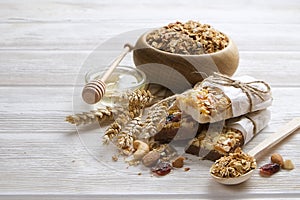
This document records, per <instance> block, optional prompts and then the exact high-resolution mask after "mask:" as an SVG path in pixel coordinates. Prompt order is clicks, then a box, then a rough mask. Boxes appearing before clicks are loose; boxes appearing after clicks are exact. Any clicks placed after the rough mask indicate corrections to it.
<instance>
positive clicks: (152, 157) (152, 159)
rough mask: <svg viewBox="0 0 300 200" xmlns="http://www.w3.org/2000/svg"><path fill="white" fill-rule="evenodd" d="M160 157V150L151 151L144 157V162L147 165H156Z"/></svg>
mask: <svg viewBox="0 0 300 200" xmlns="http://www.w3.org/2000/svg"><path fill="white" fill-rule="evenodd" d="M159 158H160V153H159V152H158V151H150V152H149V153H147V154H146V155H145V156H144V157H143V158H142V163H143V164H144V165H145V166H146V167H152V166H154V165H155V164H156V163H157V161H158V160H159Z"/></svg>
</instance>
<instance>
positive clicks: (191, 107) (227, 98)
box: [177, 73, 272, 123]
mask: <svg viewBox="0 0 300 200" xmlns="http://www.w3.org/2000/svg"><path fill="white" fill-rule="evenodd" d="M177 103H178V106H179V108H180V110H182V111H184V112H185V113H187V114H188V115H191V116H192V117H193V118H194V119H195V120H196V121H198V122H199V123H214V122H217V121H221V120H226V119H229V118H233V117H238V116H241V115H244V114H246V113H249V112H254V111H257V110H262V109H265V108H267V107H269V106H270V105H271V104H272V95H271V89H270V86H269V85H268V84H267V83H265V82H263V81H260V80H256V79H254V78H252V77H250V76H242V77H238V78H236V79H231V78H229V77H227V76H225V75H222V74H218V73H215V74H214V75H213V76H210V77H208V78H206V79H204V80H203V81H202V82H201V83H199V84H197V85H196V86H195V87H194V88H193V89H190V90H188V91H186V92H184V93H182V94H181V95H179V96H178V97H177Z"/></svg>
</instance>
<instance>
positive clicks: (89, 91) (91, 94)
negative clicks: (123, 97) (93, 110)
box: [82, 44, 134, 104]
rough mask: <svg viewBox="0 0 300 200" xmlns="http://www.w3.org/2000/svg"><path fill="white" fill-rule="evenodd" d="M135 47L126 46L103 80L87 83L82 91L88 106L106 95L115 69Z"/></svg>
mask: <svg viewBox="0 0 300 200" xmlns="http://www.w3.org/2000/svg"><path fill="white" fill-rule="evenodd" d="M133 48H134V47H133V46H132V45H130V44H125V45H124V50H123V52H122V53H121V54H120V55H119V56H118V57H117V58H116V59H115V60H114V61H113V63H112V64H111V65H110V66H109V68H108V70H107V71H106V72H105V74H104V75H103V76H102V78H100V79H97V80H92V81H90V82H89V83H87V84H86V85H85V86H84V88H83V90H82V99H83V100H84V101H85V102H86V103H88V104H95V103H97V102H99V101H100V100H101V99H102V97H103V96H104V94H105V89H106V84H105V81H106V80H107V79H108V77H109V76H110V75H111V73H112V72H113V71H114V69H115V68H116V67H117V66H118V65H119V63H120V62H121V61H122V60H123V58H124V57H125V56H126V55H127V53H129V52H130V51H131V50H132V49H133Z"/></svg>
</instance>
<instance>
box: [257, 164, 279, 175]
mask: <svg viewBox="0 0 300 200" xmlns="http://www.w3.org/2000/svg"><path fill="white" fill-rule="evenodd" d="M279 170H280V165H279V164H277V163H268V164H265V165H263V166H262V167H260V168H259V173H260V175H262V176H271V175H273V174H275V173H276V172H278V171H279Z"/></svg>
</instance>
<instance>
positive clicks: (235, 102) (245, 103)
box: [201, 76, 272, 117]
mask: <svg viewBox="0 0 300 200" xmlns="http://www.w3.org/2000/svg"><path fill="white" fill-rule="evenodd" d="M234 80H238V81H241V82H243V83H247V82H252V81H258V80H257V79H255V78H253V77H251V76H241V77H236V78H234ZM201 86H202V87H205V86H211V87H218V88H220V89H221V90H223V92H224V93H225V95H226V96H227V97H228V98H229V99H230V100H231V104H232V114H233V116H232V117H237V116H240V115H244V114H246V113H248V112H249V110H250V101H249V98H248V97H247V95H246V93H245V92H243V91H242V89H241V88H236V87H233V86H222V85H219V84H215V83H210V82H209V81H205V80H204V81H203V83H202V84H201ZM251 86H254V87H256V88H257V89H260V90H262V91H266V86H265V85H264V84H262V83H251ZM261 96H262V97H263V98H264V100H263V101H262V100H261V99H260V98H259V97H258V96H257V95H253V94H251V98H252V112H253V111H257V110H262V109H265V108H267V107H269V106H270V105H271V104H272V95H271V92H269V93H267V94H263V93H262V94H261Z"/></svg>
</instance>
